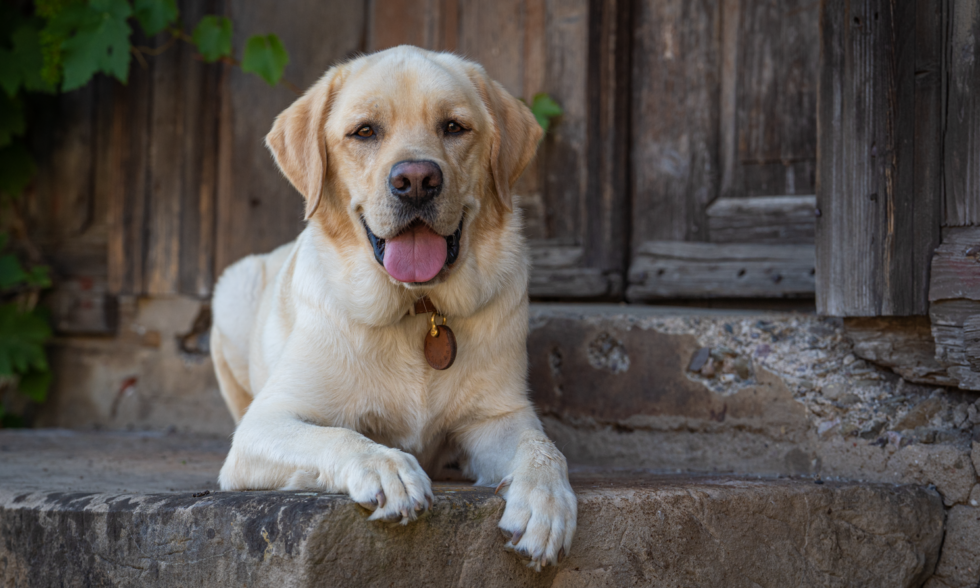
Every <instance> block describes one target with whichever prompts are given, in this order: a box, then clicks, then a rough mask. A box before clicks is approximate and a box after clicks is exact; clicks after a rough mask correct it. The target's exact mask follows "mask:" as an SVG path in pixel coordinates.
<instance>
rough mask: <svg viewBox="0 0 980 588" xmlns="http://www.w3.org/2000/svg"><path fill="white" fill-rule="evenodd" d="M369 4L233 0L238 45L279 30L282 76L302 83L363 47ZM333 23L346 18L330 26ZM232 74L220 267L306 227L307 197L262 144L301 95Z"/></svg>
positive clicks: (222, 136) (223, 137)
mask: <svg viewBox="0 0 980 588" xmlns="http://www.w3.org/2000/svg"><path fill="white" fill-rule="evenodd" d="M364 12H365V11H364V8H363V6H362V5H361V4H359V3H351V2H344V1H342V0H325V1H322V2H315V3H310V4H307V5H304V8H303V14H302V18H297V16H296V12H295V11H292V10H284V9H283V8H282V6H281V5H279V4H277V3H275V2H247V3H242V4H235V5H234V14H233V17H234V21H235V37H234V42H233V44H234V47H235V52H236V54H239V55H240V54H241V51H242V48H243V46H244V43H245V40H246V38H247V37H248V35H250V34H253V33H254V32H255V31H263V32H267V33H275V34H277V35H278V36H279V37H280V38H281V39H283V42H284V44H285V45H286V48H287V49H288V50H289V55H290V61H289V64H288V65H287V66H286V70H285V74H284V75H285V77H286V78H287V79H289V80H290V81H292V82H293V83H294V84H296V85H297V86H299V87H300V88H304V89H305V88H306V87H308V86H309V85H311V84H312V83H313V82H314V81H316V79H317V78H319V77H320V76H321V75H323V72H324V71H326V70H327V68H328V67H329V66H330V65H331V64H333V63H335V62H337V61H339V60H340V59H343V58H344V57H346V56H348V55H351V54H353V53H354V52H356V51H363V50H364V49H365V47H364V45H363V41H364V39H363V38H362V37H363V31H364V17H365V14H364ZM330 23H342V24H343V26H330V27H329V28H326V29H325V28H324V27H325V24H330ZM227 75H228V79H227V82H225V83H223V86H222V89H221V91H222V94H223V96H224V97H225V98H224V100H223V102H222V112H221V114H220V119H221V122H220V128H219V132H218V136H219V147H218V150H219V155H218V158H219V160H218V169H219V172H218V198H217V209H216V217H217V237H216V244H215V247H216V253H215V257H216V262H215V266H216V267H215V274H216V275H217V274H219V273H220V272H221V270H223V269H224V268H225V267H227V266H228V265H229V264H230V263H233V262H234V261H236V260H238V259H240V258H241V257H243V256H245V255H248V254H250V253H259V252H267V251H271V250H272V249H274V248H275V247H277V246H278V245H281V244H283V243H285V242H287V241H290V240H291V239H294V238H295V237H296V235H297V234H299V232H300V230H302V228H303V199H302V197H301V196H300V195H299V194H298V193H297V192H296V191H295V190H294V189H293V188H292V186H290V185H289V182H287V181H286V180H285V179H283V177H282V175H281V174H280V173H279V171H278V169H276V166H275V163H274V162H273V160H272V157H271V156H270V155H269V153H268V151H267V150H266V148H265V146H264V144H263V140H264V138H265V135H266V133H267V132H268V131H269V129H270V128H272V121H273V119H274V118H275V117H276V115H278V114H279V113H280V112H282V111H283V110H284V109H285V108H286V107H287V106H289V104H291V103H292V102H293V101H294V100H295V99H296V95H295V94H294V93H292V92H291V91H290V90H289V89H287V88H286V87H285V86H283V85H279V86H277V87H275V88H270V87H269V86H268V85H267V84H266V83H265V82H264V81H262V80H261V79H260V78H259V77H258V76H256V75H254V74H247V73H244V72H241V71H239V70H238V69H233V70H231V71H229V72H228V73H227Z"/></svg>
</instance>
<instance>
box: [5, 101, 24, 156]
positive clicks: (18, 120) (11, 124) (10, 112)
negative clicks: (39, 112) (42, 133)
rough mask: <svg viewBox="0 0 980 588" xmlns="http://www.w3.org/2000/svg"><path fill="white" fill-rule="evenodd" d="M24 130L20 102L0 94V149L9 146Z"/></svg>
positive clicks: (22, 110) (22, 109)
mask: <svg viewBox="0 0 980 588" xmlns="http://www.w3.org/2000/svg"><path fill="white" fill-rule="evenodd" d="M26 130H27V119H26V118H24V108H23V106H21V103H20V100H18V99H14V98H11V97H10V96H7V95H6V94H0V147H4V146H6V145H10V143H11V142H12V141H13V140H14V137H19V136H20V135H23V134H24V131H26ZM0 165H2V163H0Z"/></svg>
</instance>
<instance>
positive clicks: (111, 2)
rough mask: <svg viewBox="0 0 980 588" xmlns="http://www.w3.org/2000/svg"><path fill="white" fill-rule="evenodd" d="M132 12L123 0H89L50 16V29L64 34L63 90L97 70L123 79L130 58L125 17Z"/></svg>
mask: <svg viewBox="0 0 980 588" xmlns="http://www.w3.org/2000/svg"><path fill="white" fill-rule="evenodd" d="M131 14H132V9H131V8H130V6H129V3H128V2H127V1H126V0H90V1H89V3H88V4H87V5H86V4H79V5H71V6H69V7H68V8H66V9H65V10H64V11H63V12H61V13H60V14H59V15H58V16H57V17H55V18H54V19H52V21H51V22H50V23H49V25H48V30H49V32H50V33H52V34H55V35H58V34H62V35H65V36H67V38H66V39H65V41H64V42H63V43H62V44H61V53H62V54H61V63H62V67H63V68H64V79H63V80H62V84H61V90H62V91H63V92H67V91H69V90H74V89H76V88H80V87H82V86H84V85H85V84H87V83H88V81H89V80H91V79H92V76H94V75H95V74H96V73H97V72H100V71H101V72H103V73H106V74H109V75H111V76H114V77H115V78H116V79H118V80H119V81H121V82H123V83H126V80H127V79H128V77H129V61H130V59H131V58H132V56H131V55H130V54H129V48H130V43H129V35H130V34H131V33H132V29H131V28H130V27H129V24H127V23H126V19H127V18H129V17H130V15H131ZM66 33H67V34H66Z"/></svg>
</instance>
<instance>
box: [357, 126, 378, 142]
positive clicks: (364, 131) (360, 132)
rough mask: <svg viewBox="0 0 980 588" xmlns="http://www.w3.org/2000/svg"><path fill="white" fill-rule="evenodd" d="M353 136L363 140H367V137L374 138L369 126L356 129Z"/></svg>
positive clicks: (372, 130)
mask: <svg viewBox="0 0 980 588" xmlns="http://www.w3.org/2000/svg"><path fill="white" fill-rule="evenodd" d="M355 134H356V135H357V136H358V137H364V138H365V139H367V138H368V137H373V136H374V129H372V128H371V125H364V126H362V127H361V128H359V129H357V132H356V133H355Z"/></svg>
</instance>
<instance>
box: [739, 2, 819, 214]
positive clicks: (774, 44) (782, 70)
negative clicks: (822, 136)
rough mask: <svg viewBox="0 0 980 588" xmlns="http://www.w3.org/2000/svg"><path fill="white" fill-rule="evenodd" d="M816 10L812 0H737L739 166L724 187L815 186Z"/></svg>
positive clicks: (796, 189)
mask: <svg viewBox="0 0 980 588" xmlns="http://www.w3.org/2000/svg"><path fill="white" fill-rule="evenodd" d="M818 12H819V10H818V5H817V4H816V3H814V2H812V1H811V0H781V1H774V0H743V2H742V6H741V10H740V17H741V18H740V23H741V25H740V32H739V43H738V44H739V47H738V54H737V58H738V63H739V67H738V82H737V111H736V113H735V116H736V120H737V129H738V132H737V145H738V161H737V165H738V168H737V169H736V170H734V173H733V174H732V175H733V176H734V182H733V184H732V185H730V186H728V190H727V191H725V192H723V194H724V195H726V196H768V195H773V194H789V195H793V194H812V193H813V192H814V189H815V185H814V184H815V182H814V180H815V178H814V173H815V164H816V144H817V141H816V101H817V72H818V60H819V55H820V51H819V47H820V36H819V26H818V20H817V18H816V16H817V14H818ZM729 163H731V162H729Z"/></svg>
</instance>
